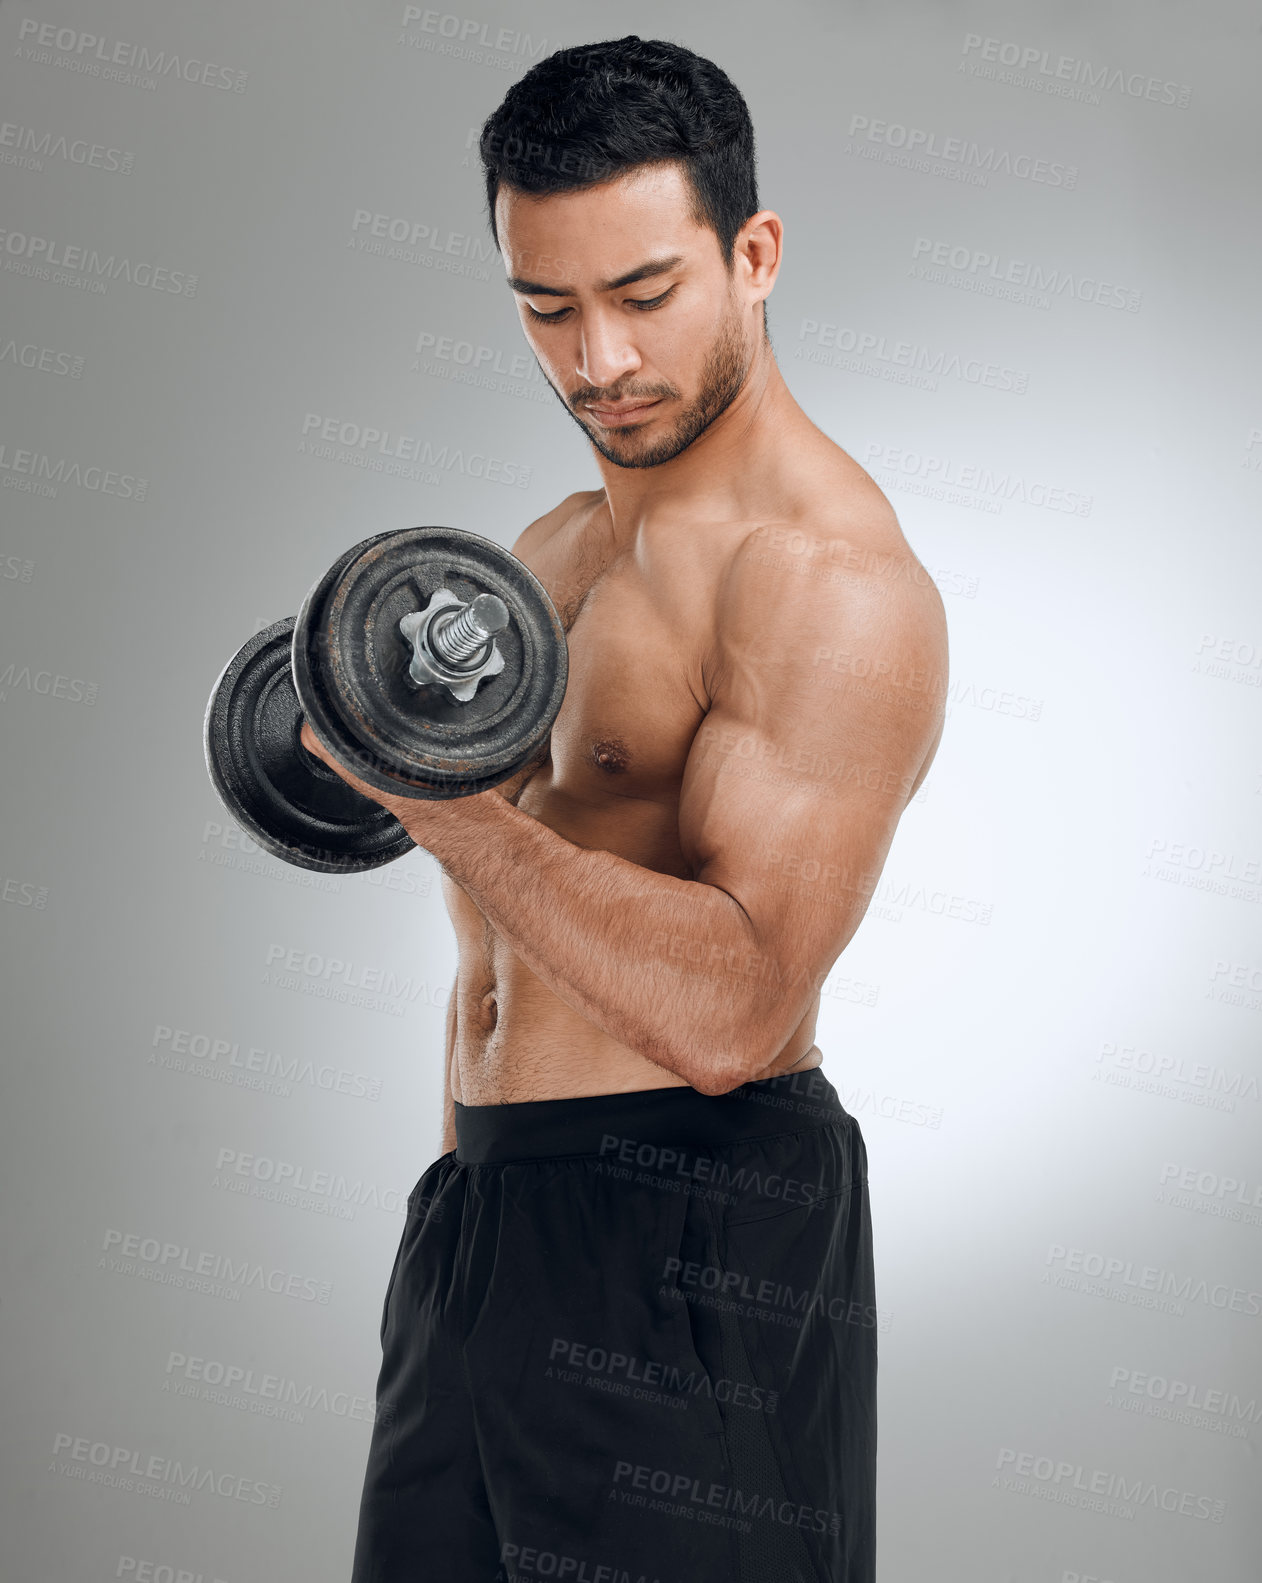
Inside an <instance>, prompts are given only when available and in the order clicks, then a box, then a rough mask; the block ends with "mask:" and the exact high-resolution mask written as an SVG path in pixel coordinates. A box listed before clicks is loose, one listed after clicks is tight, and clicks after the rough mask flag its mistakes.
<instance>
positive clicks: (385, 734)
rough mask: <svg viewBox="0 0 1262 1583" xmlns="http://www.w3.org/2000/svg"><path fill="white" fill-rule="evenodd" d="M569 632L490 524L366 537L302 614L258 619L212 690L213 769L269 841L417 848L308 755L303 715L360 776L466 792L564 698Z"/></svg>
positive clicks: (517, 748) (364, 857)
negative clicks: (263, 623) (268, 621)
mask: <svg viewBox="0 0 1262 1583" xmlns="http://www.w3.org/2000/svg"><path fill="white" fill-rule="evenodd" d="M567 671H568V656H567V651H566V645H565V634H564V631H563V629H562V627H561V622H560V619H559V617H558V616H557V613H556V611H555V609H554V608H553V605H552V601H551V600H550V599H549V598H548V595H547V593H546V592H545V591H544V588H543V586H542V584H541V583H540V582H539V581H538V579H537V578H536V577H535V576H534V574H533V573H532V572H531V571H530V570H529V569H528V568H527V567H526V566H525V565H523V563H522V562H521V561H519V560H518V559H517V557H516V556H515V555H513V554H511V553H510V552H509V551H508V550H505V549H503V548H502V547H501V546H500V545H498V544H496V543H495V542H494V541H493V540H491V539H484V538H482V537H480V536H479V535H478V534H476V533H464V532H461V531H460V530H458V529H456V528H437V527H426V528H407V529H404V530H403V531H401V532H396V533H381V534H376V535H375V536H374V537H372V538H369V539H364V540H363V541H362V543H360V544H356V545H355V546H354V547H353V548H352V549H349V550H347V552H346V553H345V554H344V555H343V556H341V557H340V558H339V559H338V560H337V561H336V562H335V563H334V564H333V565H332V566H331V567H330V568H329V570H328V571H327V572H326V573H325V574H324V576H323V577H321V578H320V579H319V581H318V582H316V583H315V584H314V586H313V587H312V588H311V590H310V592H309V593H308V594H307V597H306V599H304V600H303V603H302V608H301V609H300V610H299V612H298V615H297V616H296V617H288V618H286V619H285V620H283V621H277V622H276V623H274V624H273V625H272V626H270V627H267V628H265V629H264V630H263V631H262V632H258V633H256V634H255V635H254V637H252V638H250V639H249V640H248V642H246V643H245V644H243V645H242V647H241V648H240V649H239V650H238V651H237V653H236V654H235V655H233V657H232V659H231V660H229V662H228V664H227V665H226V666H225V667H224V669H223V671H222V672H221V673H220V675H219V678H218V680H217V681H216V682H215V685H214V687H213V688H212V689H211V694H210V700H209V702H208V704H207V706H206V715H205V720H204V722H203V731H202V736H203V743H204V747H205V753H206V766H207V769H208V770H209V772H210V778H211V781H212V782H213V783H214V786H215V789H216V791H217V792H218V794H219V797H220V800H221V801H222V802H223V804H224V806H225V808H227V810H228V812H229V813H230V814H231V815H232V816H233V818H234V819H236V821H237V822H238V824H240V825H241V826H242V828H243V829H244V830H246V831H247V832H248V834H249V835H251V836H252V837H253V838H254V840H255V841H257V842H258V843H259V845H260V846H262V847H264V848H265V849H266V850H267V851H269V852H271V853H273V854H274V855H275V856H277V857H279V858H283V859H284V860H285V861H286V862H288V863H295V864H297V865H298V866H299V867H300V868H310V869H317V870H319V871H321V872H323V873H328V874H333V873H341V874H345V873H360V872H362V871H364V870H366V869H372V868H379V867H380V866H381V865H382V864H383V863H390V862H393V861H394V859H395V858H398V857H401V856H402V855H403V853H405V852H407V851H410V850H411V848H412V846H413V845H414V843H413V841H412V839H411V837H410V836H409V835H408V834H407V832H406V831H405V830H404V828H403V826H402V825H401V824H400V823H399V821H398V820H397V819H395V818H394V816H393V815H392V814H389V813H387V811H386V810H385V809H384V808H382V807H381V805H380V804H379V803H375V802H373V801H371V799H369V798H367V797H364V796H362V795H361V794H360V793H359V792H357V791H355V790H354V789H353V788H352V787H350V786H348V785H347V784H346V782H345V781H343V780H342V779H341V778H340V777H339V776H337V775H335V774H334V773H333V771H332V770H330V769H329V768H328V766H327V765H326V764H323V763H322V762H321V761H320V760H319V759H317V758H315V757H314V756H313V755H312V754H310V753H308V752H307V750H306V748H304V747H303V746H302V743H301V741H300V740H299V731H300V730H301V727H302V722H303V719H304V718H305V719H306V720H307V721H308V723H309V724H310V726H311V729H312V730H313V731H314V732H315V734H316V736H317V738H318V739H319V740H320V742H321V743H322V744H323V745H324V746H325V747H326V748H327V749H328V751H329V752H330V753H331V754H332V755H333V756H334V757H335V758H336V759H337V760H338V762H339V763H341V764H344V765H345V766H346V767H347V769H349V770H351V771H353V772H354V773H355V774H356V775H357V776H358V777H359V779H360V780H362V781H365V782H366V783H367V784H368V785H370V786H375V787H377V788H378V789H379V790H381V791H389V792H393V793H394V794H395V795H396V796H400V797H418V798H449V797H467V796H470V795H472V794H473V793H475V792H480V791H486V790H488V789H489V788H490V787H492V786H498V785H499V784H500V783H501V782H502V781H505V780H508V779H509V778H510V777H511V776H512V775H514V774H516V773H517V771H518V770H519V769H521V768H522V767H523V765H525V764H528V763H529V762H530V760H531V759H532V758H533V757H534V756H535V755H536V754H537V753H538V751H539V750H540V748H542V747H543V745H544V743H545V742H546V741H547V738H548V734H549V732H550V731H551V729H552V723H553V721H554V720H555V719H556V716H557V713H558V711H559V710H560V708H561V702H562V699H563V698H564V697H565V684H566V676H567Z"/></svg>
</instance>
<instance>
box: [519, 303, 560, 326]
mask: <svg viewBox="0 0 1262 1583" xmlns="http://www.w3.org/2000/svg"><path fill="white" fill-rule="evenodd" d="M525 308H526V312H527V313H528V314H529V315H530V317H531V318H532V319H533V320H534V322H535V323H536V324H557V323H559V322H560V320H562V319H564V317H565V316H566V314H567V313H568V312H569V311H570V310H569V309H568V308H558V309H557V311H556V312H555V313H540V312H539V310H538V308H532V307H531V306H530V304H529V303H526V304H525Z"/></svg>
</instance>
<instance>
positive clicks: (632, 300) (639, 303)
mask: <svg viewBox="0 0 1262 1583" xmlns="http://www.w3.org/2000/svg"><path fill="white" fill-rule="evenodd" d="M674 293H675V288H674V286H672V287H671V288H670V290H669V291H664V292H663V293H662V294H661V296H660V297H628V298H627V306H628V307H629V308H638V309H639V310H640V312H641V313H649V312H651V311H652V310H653V309H654V308H660V307H661V305H662V304H663V303H664V302H665V301H666V299H667V298H668V297H672V296H673V295H674Z"/></svg>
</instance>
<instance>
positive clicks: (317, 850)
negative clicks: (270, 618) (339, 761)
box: [202, 616, 415, 874]
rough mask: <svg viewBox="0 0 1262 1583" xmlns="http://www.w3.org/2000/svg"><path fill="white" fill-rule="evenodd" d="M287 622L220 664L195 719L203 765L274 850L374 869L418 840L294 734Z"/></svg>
mask: <svg viewBox="0 0 1262 1583" xmlns="http://www.w3.org/2000/svg"><path fill="white" fill-rule="evenodd" d="M293 629H294V618H293V617H292V616H287V617H286V618H285V620H283V621H277V622H275V623H273V625H272V626H270V627H265V628H264V629H263V631H261V632H257V633H255V635H254V636H253V637H252V638H250V639H249V640H248V641H247V642H246V643H244V644H243V645H242V646H241V648H240V649H238V650H237V652H236V654H234V655H233V657H232V658H231V659H230V660H229V661H228V663H227V665H225V666H224V668H223V670H222V671H221V672H220V674H219V678H218V680H217V681H216V682H215V685H214V687H213V688H212V690H211V694H210V701H209V703H208V704H207V705H206V716H205V720H204V722H203V726H202V741H203V747H204V749H205V753H206V768H207V769H208V770H209V772H210V778H211V781H212V782H213V784H214V787H215V790H216V791H217V792H218V794H219V798H220V801H221V802H222V803H223V805H224V807H225V808H226V809H227V810H228V812H229V813H230V814H231V815H232V817H233V818H234V819H235V820H236V821H237V823H238V824H239V825H240V826H241V827H242V829H244V830H245V831H246V832H247V833H248V834H249V835H250V836H252V837H253V838H254V840H255V841H257V842H258V844H259V845H260V846H261V847H263V848H264V849H265V850H266V851H268V852H270V853H272V854H273V855H274V856H275V857H279V858H283V859H284V861H285V862H287V863H295V864H297V865H298V867H300V868H309V869H315V870H317V871H318V872H320V873H322V874H358V873H362V872H364V871H365V870H367V869H374V868H380V867H381V866H382V865H383V864H384V863H392V862H394V860H395V859H396V858H398V857H402V856H403V854H404V853H405V852H408V851H410V850H411V849H412V848H413V846H414V845H415V842H413V840H412V838H411V837H410V836H409V835H408V833H407V831H406V830H404V828H403V826H402V825H401V824H400V823H399V821H398V820H397V819H396V818H395V817H394V816H393V814H390V813H387V811H386V810H385V809H384V808H383V807H381V805H380V804H379V803H375V802H373V801H372V800H371V799H370V798H367V797H364V796H362V795H361V794H360V793H359V792H357V791H355V790H354V789H353V788H352V787H350V786H348V785H347V784H346V782H345V781H344V780H342V779H340V777H339V776H337V775H335V774H334V773H333V771H332V770H331V769H329V768H328V766H327V765H325V764H323V763H322V762H321V761H320V760H319V759H317V758H315V757H313V756H312V755H311V754H310V753H308V752H307V750H306V748H304V747H303V745H302V743H301V742H300V740H299V737H298V733H299V731H300V729H301V727H302V719H303V716H302V709H301V706H300V705H299V702H298V695H297V693H296V692H295V690H294V683H293V670H292V666H291V655H292V647H293Z"/></svg>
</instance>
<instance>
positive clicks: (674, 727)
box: [532, 556, 706, 802]
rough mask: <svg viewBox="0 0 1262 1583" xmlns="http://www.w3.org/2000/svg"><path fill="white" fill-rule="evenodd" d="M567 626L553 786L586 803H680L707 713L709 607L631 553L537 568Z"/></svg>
mask: <svg viewBox="0 0 1262 1583" xmlns="http://www.w3.org/2000/svg"><path fill="white" fill-rule="evenodd" d="M532 570H534V572H535V574H536V576H538V577H539V579H540V581H541V582H542V583H543V584H544V587H545V588H547V590H548V593H549V595H550V596H551V598H552V600H553V603H554V604H555V605H556V607H557V610H558V612H559V614H560V616H561V621H562V624H563V626H564V627H565V629H566V643H567V646H568V649H569V682H568V685H567V687H566V694H565V702H564V703H563V705H562V707H561V712H560V714H559V715H558V717H557V721H556V724H555V725H554V726H553V729H552V747H551V761H552V785H553V787H554V789H556V790H559V791H562V792H565V793H568V794H570V795H572V796H575V797H577V798H579V799H580V800H581V801H585V802H586V801H594V800H599V799H601V798H604V797H610V796H612V797H619V798H626V797H631V798H647V799H651V800H655V801H656V800H663V799H669V800H672V801H673V800H674V799H675V798H676V797H677V795H678V790H679V783H680V780H681V778H682V775H683V769H684V764H685V761H686V759H687V757H688V750H689V748H690V747H691V745H692V740H693V738H694V736H695V735H696V732H697V727H698V725H699V724H700V722H701V720H702V718H703V716H704V706H703V702H702V700H701V697H700V656H701V654H702V653H703V652H704V644H705V637H706V634H705V632H704V630H703V620H704V617H703V613H702V611H703V608H704V607H702V608H698V605H697V602H696V601H695V598H694V599H693V601H691V602H690V603H689V604H681V602H680V599H679V590H674V591H671V590H669V589H668V588H665V587H663V586H661V584H660V580H656V579H655V578H654V577H653V576H652V575H650V574H648V573H646V571H645V569H644V568H643V567H642V566H639V565H637V563H636V562H635V560H634V559H633V558H632V557H630V556H624V557H620V558H617V559H614V560H609V561H603V562H602V561H601V560H599V559H595V558H590V557H589V558H585V559H584V560H582V561H574V560H571V561H570V562H569V563H568V564H567V563H566V562H564V561H562V560H561V559H560V558H559V557H557V558H552V559H550V558H549V557H547V556H540V557H539V561H538V564H536V565H534V566H532Z"/></svg>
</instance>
